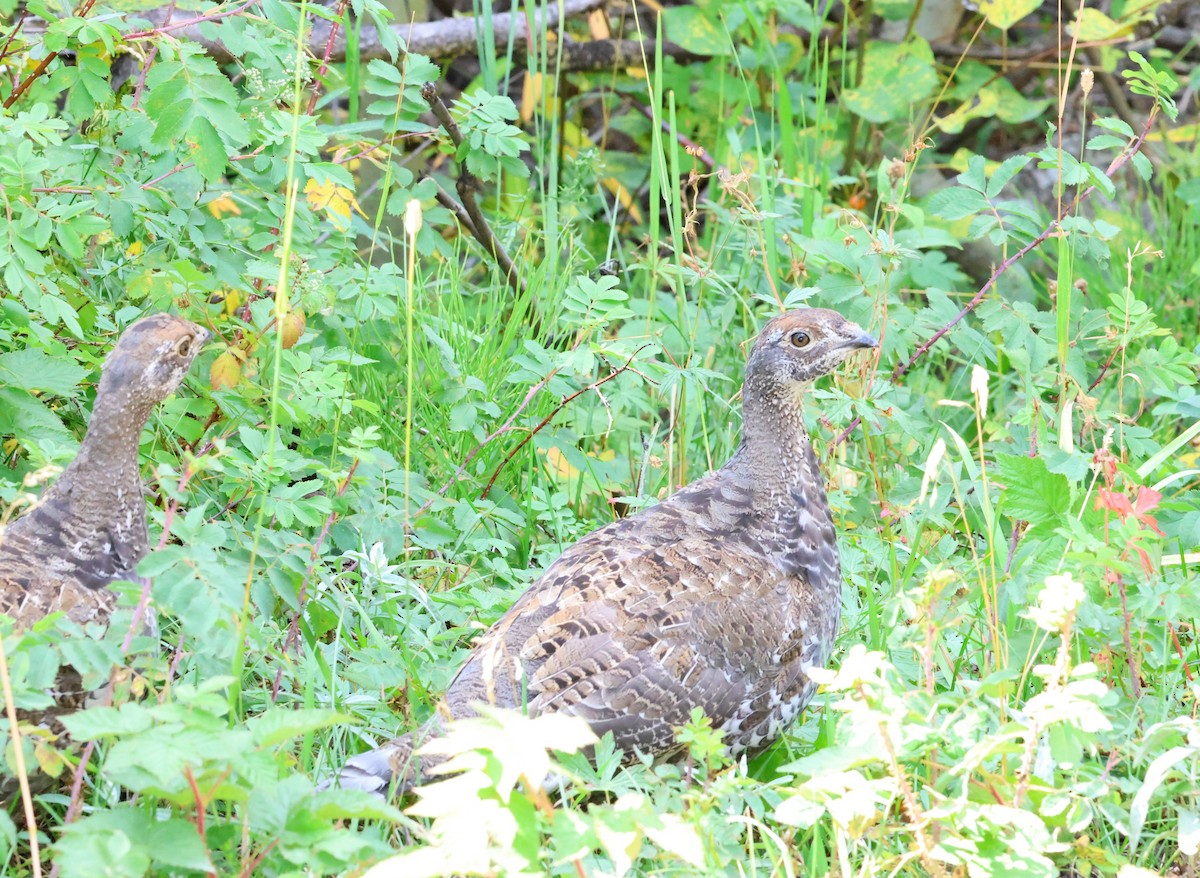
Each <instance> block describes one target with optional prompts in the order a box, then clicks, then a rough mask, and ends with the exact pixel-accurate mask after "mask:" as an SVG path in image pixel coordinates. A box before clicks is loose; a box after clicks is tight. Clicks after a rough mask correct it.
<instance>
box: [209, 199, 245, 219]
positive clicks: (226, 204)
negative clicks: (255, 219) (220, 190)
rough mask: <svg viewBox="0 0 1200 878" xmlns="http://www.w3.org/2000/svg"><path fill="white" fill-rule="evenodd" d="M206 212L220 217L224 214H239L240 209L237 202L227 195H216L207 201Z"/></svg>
mask: <svg viewBox="0 0 1200 878" xmlns="http://www.w3.org/2000/svg"><path fill="white" fill-rule="evenodd" d="M208 212H209V213H211V214H212V215H213V216H215V217H216V218H217V219H221V218H222V217H223V216H225V214H229V215H230V216H241V215H242V209H241V208H240V207H238V205H237V202H236V201H234V200H233V198H231V197H230V196H228V195H218V196H217V197H216V198H214V199H213V200H212V201H210V202H209V203H208Z"/></svg>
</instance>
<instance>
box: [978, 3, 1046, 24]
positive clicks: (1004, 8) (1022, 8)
mask: <svg viewBox="0 0 1200 878" xmlns="http://www.w3.org/2000/svg"><path fill="white" fill-rule="evenodd" d="M1041 5H1042V0H979V11H980V13H982V15H983V17H984V18H986V19H987V22H988V24H990V25H992V26H994V27H998V28H1000V30H1008V29H1009V28H1010V27H1012V26H1013V25H1014V24H1016V23H1017V22H1018V21H1020V20H1021V19H1022V18H1024V17H1025V16H1027V15H1029V14H1030V13H1031V12H1033V11H1034V10H1036V9H1037V8H1038V7H1039V6H1041Z"/></svg>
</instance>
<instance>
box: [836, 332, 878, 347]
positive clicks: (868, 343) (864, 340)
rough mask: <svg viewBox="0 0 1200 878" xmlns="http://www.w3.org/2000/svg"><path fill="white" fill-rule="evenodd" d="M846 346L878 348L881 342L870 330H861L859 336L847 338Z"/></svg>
mask: <svg viewBox="0 0 1200 878" xmlns="http://www.w3.org/2000/svg"><path fill="white" fill-rule="evenodd" d="M844 346H845V347H848V348H877V347H879V342H878V341H877V340H876V338H875V336H873V335H871V333H869V332H860V333H859V334H858V337H857V338H851V339H847V340H846V341H845V342H844Z"/></svg>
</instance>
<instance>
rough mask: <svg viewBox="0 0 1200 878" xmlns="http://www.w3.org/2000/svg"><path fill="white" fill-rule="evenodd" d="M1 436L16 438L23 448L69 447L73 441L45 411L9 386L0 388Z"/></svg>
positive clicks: (53, 417)
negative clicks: (38, 446) (31, 445)
mask: <svg viewBox="0 0 1200 878" xmlns="http://www.w3.org/2000/svg"><path fill="white" fill-rule="evenodd" d="M0 436H15V437H17V439H18V440H20V441H21V442H22V443H23V444H25V445H30V444H39V443H42V442H49V443H51V444H54V445H69V444H71V443H72V442H74V441H75V440H74V437H72V436H71V434H70V432H69V431H68V430H67V428H66V427H64V426H63V424H62V421H60V420H59V419H58V418H56V417H55V416H54V415H53V414H52V413H51V411H50V410H49V409H48V408H46V407H45V406H44V405H42V404H41V403H40V402H38V401H37V400H36V399H34V398H33V397H32V396H30V395H29V394H28V393H26V392H24V391H22V390H17V389H16V388H12V387H0Z"/></svg>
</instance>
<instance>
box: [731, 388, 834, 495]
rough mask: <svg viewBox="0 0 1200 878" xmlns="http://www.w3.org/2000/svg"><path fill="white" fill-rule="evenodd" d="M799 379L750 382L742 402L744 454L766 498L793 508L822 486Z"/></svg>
mask: <svg viewBox="0 0 1200 878" xmlns="http://www.w3.org/2000/svg"><path fill="white" fill-rule="evenodd" d="M806 389H807V385H804V384H800V383H798V382H795V381H788V382H786V383H784V382H777V381H754V380H752V379H747V381H746V385H745V387H744V388H743V402H742V423H743V427H742V455H743V457H744V459H745V465H746V466H747V467H748V468H749V469H750V471H751V473H752V476H753V479H754V483H755V485H756V487H757V488H758V489H759V490H760V491H761V492H762V494H764V495H766V496H769V497H772V498H774V499H777V500H778V501H780V502H784V503H787V504H789V505H790V504H793V503H795V502H796V500H797V499H798V498H797V493H798V492H799V493H801V494H804V495H807V494H809V493H810V492H812V491H813V490H814V488H815V489H817V490H820V489H821V486H822V484H823V482H822V478H821V472H820V466H819V464H818V461H817V456H816V453H815V452H814V451H813V447H812V441H811V439H810V438H809V435H808V428H807V427H805V425H804V392H805V390H806Z"/></svg>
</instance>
